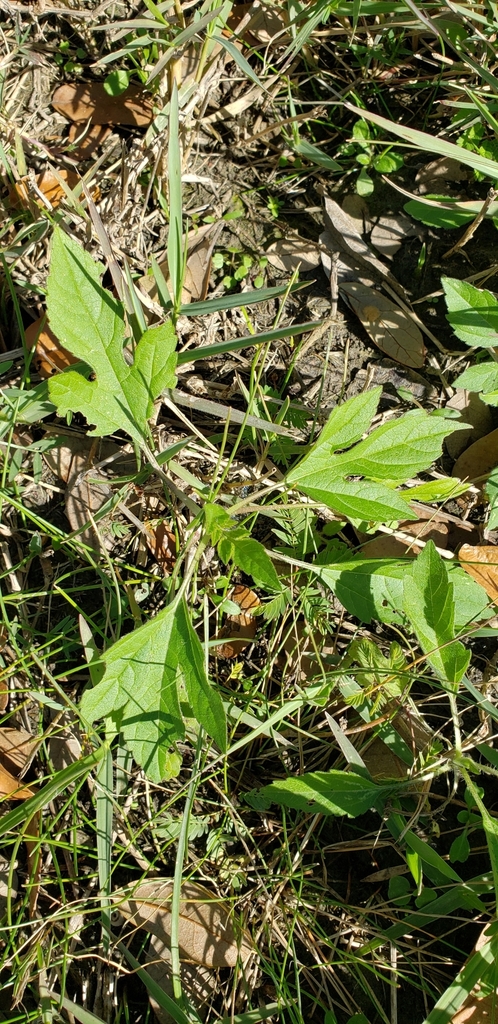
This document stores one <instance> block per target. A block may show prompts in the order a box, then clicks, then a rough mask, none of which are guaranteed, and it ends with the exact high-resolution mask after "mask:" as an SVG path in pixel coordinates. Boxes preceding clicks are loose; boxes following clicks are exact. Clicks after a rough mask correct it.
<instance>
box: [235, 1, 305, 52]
mask: <svg viewBox="0 0 498 1024" xmlns="http://www.w3.org/2000/svg"><path fill="white" fill-rule="evenodd" d="M288 22H289V16H288V14H287V11H286V10H285V9H284V8H283V7H278V6H270V5H263V4H260V3H252V4H251V3H249V4H248V3H246V4H235V5H234V7H232V10H231V12H230V14H229V16H228V18H227V28H229V29H232V31H233V32H236V33H237V36H238V37H239V39H243V40H244V42H246V43H248V44H249V46H258V45H259V46H269V45H270V44H271V43H273V42H275V43H276V44H277V45H279V46H286V45H287V43H288V42H289V41H290V35H289V33H288V31H287V25H288ZM227 34H228V33H227Z"/></svg>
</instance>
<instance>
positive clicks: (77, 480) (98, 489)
mask: <svg viewBox="0 0 498 1024" xmlns="http://www.w3.org/2000/svg"><path fill="white" fill-rule="evenodd" d="M112 495H113V491H112V487H110V486H109V481H108V479H107V477H105V476H102V475H101V474H99V473H98V472H97V471H96V470H94V469H88V470H87V471H86V472H78V473H76V474H74V475H73V476H72V477H70V479H69V480H68V485H67V488H66V515H67V518H68V520H69V524H70V526H71V529H72V530H80V531H81V532H80V533H79V534H78V538H79V540H80V541H81V542H82V543H83V544H87V545H88V547H90V548H94V549H95V550H96V551H97V552H101V551H105V550H107V551H111V550H112V548H113V547H114V543H115V538H114V537H113V535H112V533H111V530H110V526H109V523H106V522H104V521H101V522H99V523H98V525H97V524H96V528H95V529H94V527H93V526H92V525H91V524H90V526H88V527H87V528H86V530H81V527H82V526H84V525H85V523H88V522H90V517H93V516H94V515H95V514H96V513H97V512H99V511H100V509H101V508H102V506H103V505H105V504H106V502H108V501H109V499H110V498H112Z"/></svg>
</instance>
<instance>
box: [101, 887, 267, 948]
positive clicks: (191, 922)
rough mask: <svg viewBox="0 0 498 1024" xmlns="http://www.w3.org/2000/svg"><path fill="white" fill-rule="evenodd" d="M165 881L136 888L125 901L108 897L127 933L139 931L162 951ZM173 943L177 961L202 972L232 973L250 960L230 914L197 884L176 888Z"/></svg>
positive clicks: (167, 902) (166, 934)
mask: <svg viewBox="0 0 498 1024" xmlns="http://www.w3.org/2000/svg"><path fill="white" fill-rule="evenodd" d="M172 893H173V884H172V882H171V881H170V880H169V879H161V878H154V879H151V880H150V881H145V882H141V883H140V885H138V886H137V887H136V888H134V889H133V890H132V892H131V893H130V895H129V896H126V894H125V893H119V892H114V893H113V897H112V898H113V903H114V904H115V906H116V907H117V908H118V909H119V911H120V912H121V913H122V914H123V915H124V916H125V918H126V919H127V921H128V923H129V924H130V925H131V926H132V927H133V928H144V929H145V930H146V931H148V932H149V933H150V934H152V935H155V936H156V937H157V938H158V939H160V941H161V942H162V943H163V944H164V945H165V946H166V948H169V947H170V943H171V897H172ZM178 926H179V933H178V941H179V947H180V955H181V957H182V958H183V959H185V960H190V961H193V962H194V963H196V964H201V965H202V966H205V967H235V966H236V964H237V963H238V962H242V963H246V962H247V960H248V958H249V957H251V956H253V955H254V946H253V944H252V942H251V940H250V937H249V935H247V933H245V932H244V931H243V930H242V929H239V928H237V927H236V924H235V916H234V912H233V909H232V908H231V907H230V905H229V904H226V903H224V902H223V900H220V899H219V898H218V897H217V896H216V894H215V893H214V892H212V891H210V890H209V889H206V888H205V887H204V886H202V885H199V884H198V883H197V882H188V881H185V882H183V884H182V887H181V896H180V913H179V921H178Z"/></svg>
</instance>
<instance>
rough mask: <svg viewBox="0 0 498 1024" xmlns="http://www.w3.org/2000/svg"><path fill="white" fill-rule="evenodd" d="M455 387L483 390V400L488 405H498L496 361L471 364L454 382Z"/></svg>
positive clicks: (497, 367) (497, 370) (497, 368)
mask: <svg viewBox="0 0 498 1024" xmlns="http://www.w3.org/2000/svg"><path fill="white" fill-rule="evenodd" d="M453 387H455V388H466V389H467V391H482V392H483V395H482V400H483V402H486V403H487V404H488V405H498V365H497V364H496V363H479V364H478V365H477V366H469V368H468V370H464V371H463V373H461V374H460V376H459V377H457V379H456V380H455V381H454V382H453Z"/></svg>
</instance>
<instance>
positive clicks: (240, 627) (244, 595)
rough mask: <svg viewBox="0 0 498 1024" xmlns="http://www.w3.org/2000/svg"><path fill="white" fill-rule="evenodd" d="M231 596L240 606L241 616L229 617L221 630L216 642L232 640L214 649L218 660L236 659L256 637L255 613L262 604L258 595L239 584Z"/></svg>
mask: <svg viewBox="0 0 498 1024" xmlns="http://www.w3.org/2000/svg"><path fill="white" fill-rule="evenodd" d="M229 596H230V600H231V601H235V604H238V606H239V608H240V615H227V617H226V619H225V625H224V626H223V628H222V629H220V631H219V633H218V634H217V636H216V640H225V638H226V637H230V640H228V641H227V642H226V643H222V644H219V645H218V644H217V645H216V647H214V648H213V654H214V655H215V657H216V658H236V657H237V655H238V654H241V653H242V651H244V650H245V648H246V647H248V646H249V644H250V642H251V640H254V637H255V636H256V628H257V622H256V619H255V618H254V612H255V610H256V608H259V606H260V604H261V601H260V600H259V597H258V596H257V594H255V593H254V591H253V590H249V587H244V586H242V585H241V584H238V585H237V586H236V587H234V588H233V590H232V591H231V593H230V595H229Z"/></svg>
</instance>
